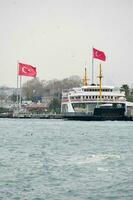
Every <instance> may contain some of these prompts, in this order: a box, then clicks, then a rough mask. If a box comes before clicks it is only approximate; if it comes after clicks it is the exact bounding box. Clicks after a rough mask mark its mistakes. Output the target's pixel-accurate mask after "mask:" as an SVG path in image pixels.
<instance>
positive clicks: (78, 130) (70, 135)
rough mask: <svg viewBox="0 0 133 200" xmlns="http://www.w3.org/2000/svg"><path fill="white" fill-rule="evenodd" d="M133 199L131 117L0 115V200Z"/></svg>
mask: <svg viewBox="0 0 133 200" xmlns="http://www.w3.org/2000/svg"><path fill="white" fill-rule="evenodd" d="M1 199H3V200H43V199H44V200H69V199H70V200H87V199H89V200H104V199H107V200H111V199H113V200H130V199H131V200H133V122H117V121H115V122H109V121H107V122H80V121H62V120H45V119H44V120H36V119H33V120H32V119H31V120H30V119H27V120H26V119H0V200H1Z"/></svg>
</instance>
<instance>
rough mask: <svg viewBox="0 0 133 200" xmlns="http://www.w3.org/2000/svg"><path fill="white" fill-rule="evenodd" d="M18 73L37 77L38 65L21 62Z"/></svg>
mask: <svg viewBox="0 0 133 200" xmlns="http://www.w3.org/2000/svg"><path fill="white" fill-rule="evenodd" d="M18 75H20V76H30V77H36V75H37V72H36V67H33V66H31V65H28V64H24V63H19V69H18Z"/></svg>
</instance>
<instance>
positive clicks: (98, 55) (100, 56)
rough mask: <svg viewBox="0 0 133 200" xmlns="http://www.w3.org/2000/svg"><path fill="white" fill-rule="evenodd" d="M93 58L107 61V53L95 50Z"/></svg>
mask: <svg viewBox="0 0 133 200" xmlns="http://www.w3.org/2000/svg"><path fill="white" fill-rule="evenodd" d="M93 58H96V59H99V60H103V61H105V60H106V56H105V53H104V52H103V51H99V50H97V49H94V48H93Z"/></svg>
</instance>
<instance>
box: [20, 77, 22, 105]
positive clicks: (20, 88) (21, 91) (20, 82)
mask: <svg viewBox="0 0 133 200" xmlns="http://www.w3.org/2000/svg"><path fill="white" fill-rule="evenodd" d="M21 85H22V76H20V99H19V108H20V109H21V100H22V91H21Z"/></svg>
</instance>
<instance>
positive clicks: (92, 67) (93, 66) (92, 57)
mask: <svg viewBox="0 0 133 200" xmlns="http://www.w3.org/2000/svg"><path fill="white" fill-rule="evenodd" d="M93 57H94V56H93V46H92V84H94V59H93Z"/></svg>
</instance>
